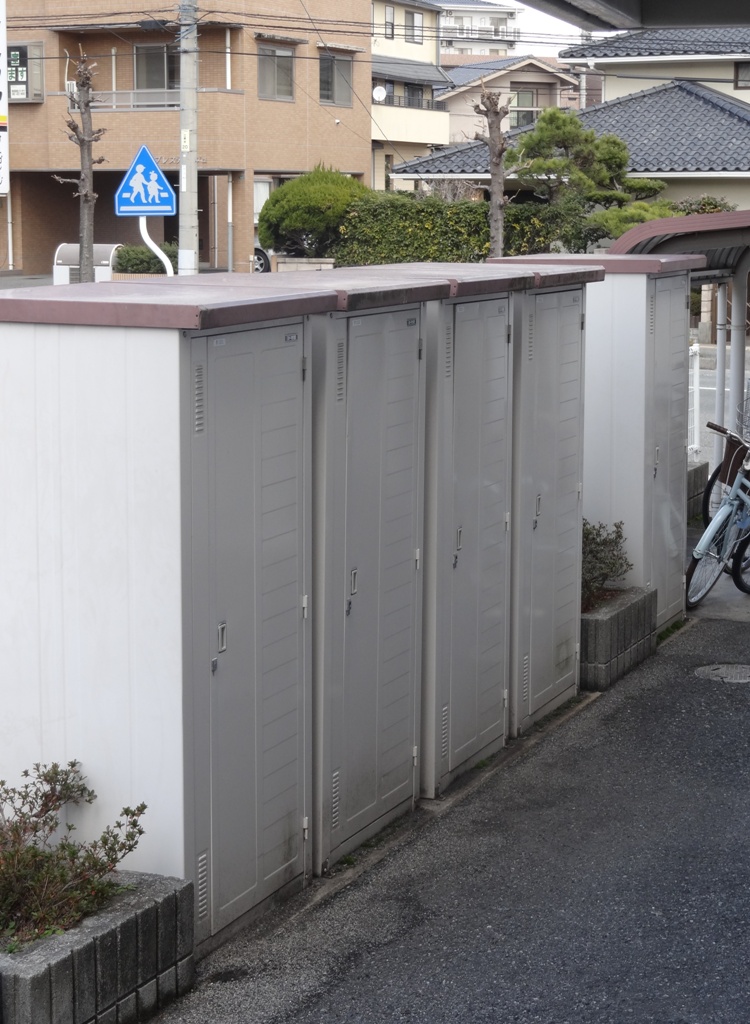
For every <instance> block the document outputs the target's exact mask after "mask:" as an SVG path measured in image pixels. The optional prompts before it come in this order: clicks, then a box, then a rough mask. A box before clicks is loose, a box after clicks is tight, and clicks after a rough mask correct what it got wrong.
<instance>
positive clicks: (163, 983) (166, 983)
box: [156, 967, 177, 1008]
mask: <svg viewBox="0 0 750 1024" xmlns="http://www.w3.org/2000/svg"><path fill="white" fill-rule="evenodd" d="M156 987H157V993H158V999H159V1007H160V1008H161V1007H163V1006H167V1005H168V1004H169V1003H171V1002H174V999H175V996H176V995H177V968H176V967H170V968H169V970H168V971H164V972H163V973H162V974H160V975H159V977H158V978H157V979H156Z"/></svg>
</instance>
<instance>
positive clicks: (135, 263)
mask: <svg viewBox="0 0 750 1024" xmlns="http://www.w3.org/2000/svg"><path fill="white" fill-rule="evenodd" d="M160 248H161V250H162V252H163V253H165V254H166V256H167V257H168V258H169V261H170V262H171V264H172V266H173V268H174V271H175V273H177V243H176V242H165V243H164V244H163V245H162V246H160ZM115 271H116V272H117V273H120V274H164V273H166V271H165V270H164V264H163V263H162V262H161V260H160V259H159V257H158V256H157V255H156V253H155V252H152V251H151V249H149V247H148V246H147V245H123V247H122V248H121V249H118V250H117V253H116V255H115Z"/></svg>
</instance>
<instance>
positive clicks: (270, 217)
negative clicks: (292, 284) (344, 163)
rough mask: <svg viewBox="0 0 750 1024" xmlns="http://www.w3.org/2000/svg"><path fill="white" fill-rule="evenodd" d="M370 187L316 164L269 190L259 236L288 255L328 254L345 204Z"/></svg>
mask: <svg viewBox="0 0 750 1024" xmlns="http://www.w3.org/2000/svg"><path fill="white" fill-rule="evenodd" d="M369 191H370V190H369V189H368V188H367V186H366V185H363V184H362V182H361V181H357V179H356V178H350V177H349V176H348V175H346V174H341V173H340V172H339V171H333V170H330V169H327V168H325V167H316V168H315V169H314V170H312V171H310V172H309V174H303V175H301V176H300V177H299V178H293V179H292V180H291V181H287V182H286V183H285V184H284V185H282V186H281V187H280V188H277V189H275V190H274V191H273V192H272V193H271V195H270V196H269V197H268V199H267V200H266V202H265V203H264V204H263V209H262V210H261V211H260V216H259V218H258V240H259V241H260V244H261V245H262V246H263V248H264V249H275V250H276V251H277V252H285V253H287V254H288V255H290V256H310V257H315V256H317V257H320V256H328V255H329V250H330V248H331V246H332V244H333V242H334V241H335V239H336V238H337V236H338V230H339V226H340V224H341V222H342V220H343V218H344V214H345V212H346V210H347V208H348V207H349V206H350V205H351V204H352V202H354V200H356V199H359V198H360V197H361V196H364V195H367V194H368V193H369Z"/></svg>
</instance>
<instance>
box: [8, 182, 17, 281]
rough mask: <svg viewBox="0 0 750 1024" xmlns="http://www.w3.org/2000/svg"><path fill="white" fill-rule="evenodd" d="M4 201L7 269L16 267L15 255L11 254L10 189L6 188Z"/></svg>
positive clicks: (11, 220) (11, 217) (11, 214)
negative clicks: (6, 220) (6, 229)
mask: <svg viewBox="0 0 750 1024" xmlns="http://www.w3.org/2000/svg"><path fill="white" fill-rule="evenodd" d="M5 201H6V216H7V219H8V270H15V269H16V264H15V257H14V255H13V213H12V210H11V203H10V189H8V194H7V196H6V197H5Z"/></svg>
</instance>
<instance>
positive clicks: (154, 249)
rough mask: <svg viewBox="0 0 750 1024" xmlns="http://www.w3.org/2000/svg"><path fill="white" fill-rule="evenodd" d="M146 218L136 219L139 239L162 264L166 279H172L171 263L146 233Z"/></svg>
mask: <svg viewBox="0 0 750 1024" xmlns="http://www.w3.org/2000/svg"><path fill="white" fill-rule="evenodd" d="M147 220H148V217H139V218H138V227H139V228H140V229H141V238H142V239H143V241H144V242H145V244H146V245H147V246H148V247H149V249H150V250H151V252H153V253H155V254H156V255H157V256H158V257H159V259H160V260H161V261H162V263H163V264H164V269H165V271H166V272H167V277H174V267H173V266H172V261H171V260H170V259H169V257H168V256H167V254H166V253H165V252H162V251H161V249H160V248H159V246H158V245H157V244H156V242H155V241H154V240H153V238H152V237H151V236H150V235H149V233H148V226H147V224H146V222H147Z"/></svg>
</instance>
